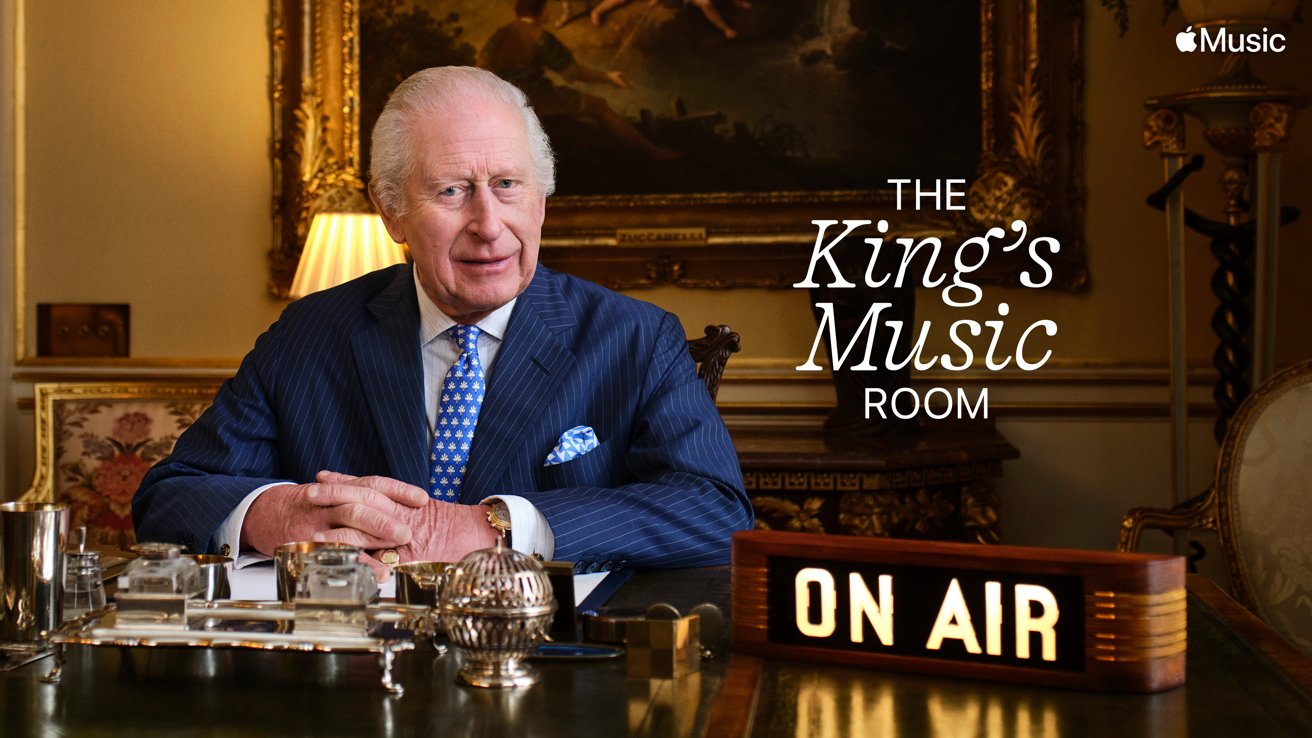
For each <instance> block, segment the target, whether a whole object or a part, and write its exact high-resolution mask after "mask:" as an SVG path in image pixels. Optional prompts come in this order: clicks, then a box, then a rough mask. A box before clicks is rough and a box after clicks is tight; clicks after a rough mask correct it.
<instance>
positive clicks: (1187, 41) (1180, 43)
mask: <svg viewBox="0 0 1312 738" xmlns="http://www.w3.org/2000/svg"><path fill="white" fill-rule="evenodd" d="M1197 35H1198V34H1197V33H1195V32H1194V30H1193V26H1186V27H1185V29H1184V30H1183V31H1180V32H1179V33H1177V34H1175V48H1177V49H1179V50H1180V51H1198V39H1197V38H1195V37H1196V36H1197Z"/></svg>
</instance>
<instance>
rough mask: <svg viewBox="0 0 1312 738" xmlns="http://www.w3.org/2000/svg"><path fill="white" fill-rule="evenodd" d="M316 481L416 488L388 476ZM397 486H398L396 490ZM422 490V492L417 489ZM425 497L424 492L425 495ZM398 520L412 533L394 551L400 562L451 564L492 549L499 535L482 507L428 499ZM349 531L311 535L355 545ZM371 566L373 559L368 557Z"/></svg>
mask: <svg viewBox="0 0 1312 738" xmlns="http://www.w3.org/2000/svg"><path fill="white" fill-rule="evenodd" d="M319 481H320V482H326V483H332V484H347V485H351V484H353V485H357V486H361V487H368V488H370V489H373V490H377V491H379V492H387V491H394V490H396V489H398V488H399V487H408V488H410V489H418V488H417V487H414V486H413V485H408V484H406V483H405V482H402V481H399V480H396V479H392V478H390V477H378V476H372V477H353V476H350V475H349V474H339V473H336V472H322V473H320V474H319ZM398 485H399V487H398ZM421 491H422V490H421ZM425 494H427V493H425ZM401 520H402V521H404V522H405V523H406V525H409V526H410V529H411V531H413V534H412V535H411V537H410V542H409V543H408V544H406V545H404V546H398V547H397V549H396V551H397V553H398V554H400V557H401V561H447V562H455V561H459V560H460V559H461V558H463V557H464V555H465V554H467V553H469V552H470V551H474V550H477V549H480V548H489V547H491V546H493V545H494V544H495V543H496V541H497V539H498V538H500V537H501V534H500V533H499V532H497V530H496V529H495V528H493V527H492V526H491V525H490V524H488V522H487V507H486V506H485V505H457V504H454V503H450V502H441V501H438V500H429V502H428V504H426V505H423V506H420V507H415V508H405V509H403V510H402V512H401ZM351 534H352V531H349V530H346V529H343V530H342V531H341V532H340V533H339V532H338V531H329V532H327V533H320V534H318V535H316V536H315V539H316V540H325V541H332V540H340V541H342V542H344V543H356V542H355V541H353V540H348V538H347V537H348V536H350V535H351ZM370 558H371V559H372V561H370V562H368V563H369V564H370V566H373V565H374V563H375V562H377V559H374V558H373V557H370Z"/></svg>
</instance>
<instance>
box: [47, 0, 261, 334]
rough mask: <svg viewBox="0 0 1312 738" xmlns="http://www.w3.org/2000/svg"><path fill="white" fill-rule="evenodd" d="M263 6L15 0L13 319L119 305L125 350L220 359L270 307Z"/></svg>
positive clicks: (245, 2) (257, 2) (251, 0)
mask: <svg viewBox="0 0 1312 738" xmlns="http://www.w3.org/2000/svg"><path fill="white" fill-rule="evenodd" d="M268 6H269V3H268V0H231V1H228V2H222V3H215V2H209V0H105V1H103V2H102V1H98V2H85V1H84V0H40V1H39V2H33V1H31V0H27V1H26V2H25V3H24V11H25V13H26V24H25V28H24V31H25V34H26V39H25V51H26V65H27V79H26V81H25V82H26V92H27V95H26V101H25V103H26V105H25V109H24V115H25V120H24V122H25V125H26V134H27V135H26V152H25V154H26V159H27V177H26V180H25V182H24V186H25V190H26V191H25V196H26V202H27V206H28V207H27V211H26V215H27V232H26V246H27V248H26V252H27V260H28V269H27V325H28V326H31V327H34V326H35V317H34V316H35V308H34V306H35V304H36V303H39V302H126V303H130V304H131V305H132V336H131V339H132V354H133V356H137V357H187V358H234V357H239V356H240V355H241V354H243V353H244V352H245V351H246V350H247V348H249V346H250V344H251V342H252V340H253V338H254V336H255V335H256V334H257V333H258V332H259V331H260V330H261V329H263V328H264V327H265V326H266V325H268V324H269V323H270V322H271V321H272V320H273V319H274V318H275V317H276V316H277V313H278V311H279V309H280V308H281V304H280V303H278V302H277V301H275V300H273V299H272V298H270V297H269V296H268V294H267V290H266V288H265V283H266V279H267V276H266V274H267V267H266V262H265V259H264V254H265V251H267V250H268V248H269V245H270V242H271V238H272V226H271V224H270V210H269V207H270V202H271V191H272V190H271V175H270V171H269V159H268V152H269V130H270V122H269V117H270V106H269V93H268V75H269V45H268V31H267V15H268ZM27 348H28V353H29V354H34V353H35V336H34V330H32V329H31V328H29V335H28V338H27Z"/></svg>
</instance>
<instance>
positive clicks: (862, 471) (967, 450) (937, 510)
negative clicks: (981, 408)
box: [732, 423, 1020, 543]
mask: <svg viewBox="0 0 1312 738" xmlns="http://www.w3.org/2000/svg"><path fill="white" fill-rule="evenodd" d="M732 435H733V441H734V446H735V447H736V448H737V449H738V459H739V462H740V463H741V465H742V470H743V481H744V483H745V484H746V486H747V494H748V495H749V496H750V497H751V498H752V505H753V507H754V508H755V509H756V516H757V520H758V521H759V523H758V526H757V527H765V528H768V529H772V530H793V531H800V532H804V533H845V534H851V535H861V536H891V537H895V538H922V539H936V540H948V541H967V542H974V543H996V542H997V541H998V540H999V530H998V507H999V501H998V497H997V494H996V493H995V492H994V490H993V480H994V479H995V478H997V477H999V476H1001V475H1002V462H1003V461H1006V460H1008V459H1015V458H1019V457H1020V452H1019V451H1018V450H1016V447H1015V446H1012V445H1011V444H1010V443H1008V442H1007V439H1005V438H1003V437H1002V434H1000V433H998V432H997V430H996V429H994V427H993V426H992V424H991V423H975V424H970V425H964V424H962V423H951V424H948V423H930V424H927V425H925V426H923V427H922V428H921V429H920V430H919V431H918V432H912V433H908V434H904V435H898V436H895V437H887V438H851V437H835V436H825V435H822V434H821V433H819V432H817V431H783V430H741V429H740V430H735V431H733V432H732Z"/></svg>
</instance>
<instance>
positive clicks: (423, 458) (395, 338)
mask: <svg viewBox="0 0 1312 738" xmlns="http://www.w3.org/2000/svg"><path fill="white" fill-rule="evenodd" d="M368 308H369V311H370V312H371V313H372V314H373V315H374V317H375V318H377V319H378V322H377V323H375V324H374V325H372V326H370V327H368V328H365V329H363V330H361V331H359V332H357V333H356V334H355V335H354V336H352V338H351V350H352V352H353V353H354V355H355V365H356V367H358V369H359V372H360V384H361V386H362V387H363V388H364V396H365V399H366V401H367V402H368V404H369V412H370V414H371V415H372V416H373V420H374V427H375V431H376V432H377V434H378V438H380V439H381V440H382V445H383V453H384V454H385V455H386V457H387V464H388V467H389V468H390V472H391V474H392V476H394V477H396V478H397V479H400V480H402V481H404V482H409V483H410V484H415V485H418V486H420V487H424V488H427V484H426V481H427V479H428V469H427V466H428V463H427V450H426V449H425V448H424V439H426V438H427V437H428V429H427V425H428V420H427V414H426V412H425V410H424V379H423V362H422V360H421V358H420V353H419V305H418V302H417V298H416V296H415V289H414V278H413V276H412V275H411V271H410V269H408V268H407V269H397V270H396V278H395V279H394V280H393V281H392V283H391V284H390V285H388V287H387V289H385V290H383V291H382V292H380V293H379V294H378V296H377V297H375V298H374V299H373V301H371V302H370V303H369V305H368Z"/></svg>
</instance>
